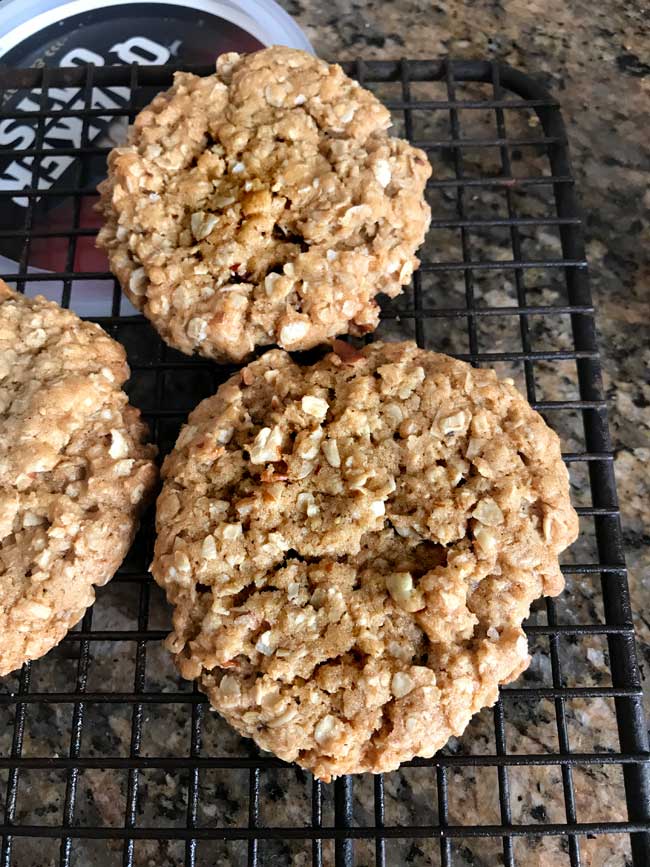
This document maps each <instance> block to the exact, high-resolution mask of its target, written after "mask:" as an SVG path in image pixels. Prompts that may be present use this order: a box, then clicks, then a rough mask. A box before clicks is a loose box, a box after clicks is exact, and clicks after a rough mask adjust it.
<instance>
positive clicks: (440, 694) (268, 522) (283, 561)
mask: <svg viewBox="0 0 650 867" xmlns="http://www.w3.org/2000/svg"><path fill="white" fill-rule="evenodd" d="M305 93H306V94H309V93H310V91H309V90H308V88H307V87H306V85H305ZM288 98H289V97H288ZM310 98H311V97H310V96H309V95H308V96H307V100H308V101H309V99H310ZM338 117H340V116H338ZM354 122H355V121H352V123H354ZM391 185H392V181H391ZM343 346H345V344H343ZM334 348H335V352H333V353H331V354H330V355H328V356H327V357H326V358H324V359H323V360H321V361H319V362H317V363H316V364H314V365H312V366H299V365H298V364H296V363H295V362H294V361H293V360H292V359H291V357H290V356H289V355H288V354H287V353H286V352H283V351H280V350H274V351H271V352H267V353H266V354H265V355H263V356H262V357H260V358H259V359H258V360H257V361H254V362H253V363H251V364H250V365H249V366H248V367H247V368H245V369H244V371H243V372H242V374H241V376H240V375H237V376H235V377H233V378H231V379H230V380H229V381H228V382H227V383H225V384H224V385H223V386H221V388H220V389H219V391H218V392H217V394H216V395H215V396H214V397H211V398H208V399H207V400H205V401H203V403H202V404H200V405H199V406H198V407H197V408H196V410H195V411H194V412H193V413H192V414H191V416H190V419H189V422H190V428H192V430H193V434H192V436H191V437H190V436H188V435H186V434H185V433H184V432H183V433H182V434H181V436H180V437H179V440H178V442H177V444H176V447H175V448H174V450H173V451H172V453H171V454H170V455H169V456H168V457H167V459H166V461H165V464H164V467H163V475H164V479H165V481H164V487H163V492H162V494H161V497H160V500H159V513H158V516H157V527H158V538H157V540H156V549H155V556H154V562H153V565H152V572H153V574H154V577H155V579H156V581H157V582H158V583H159V584H160V585H161V586H163V587H164V588H165V590H166V592H167V596H168V598H169V600H170V602H171V603H172V605H173V606H174V639H173V640H172V642H171V644H170V647H171V649H172V651H173V652H174V653H175V654H176V661H177V664H178V666H179V669H180V671H181V673H182V674H183V675H184V676H185V677H191V678H194V677H197V678H198V681H199V684H200V687H201V689H202V690H203V691H204V692H205V693H206V694H207V695H208V697H209V699H210V702H211V704H212V705H213V706H214V707H215V708H217V710H219V712H220V713H222V714H223V716H224V717H225V718H226V719H227V720H228V721H229V722H230V723H231V724H232V725H233V726H234V727H235V728H236V729H237V730H238V731H239V732H241V733H242V734H243V735H246V736H248V737H252V738H254V739H255V741H256V742H257V743H258V744H259V746H260V747H261V748H262V749H265V750H272V751H273V752H274V753H276V754H277V755H278V756H280V757H281V758H283V759H286V760H287V761H296V762H298V763H299V764H300V765H302V766H303V767H305V768H309V769H310V770H312V771H313V772H314V774H316V776H317V777H319V778H320V779H323V780H329V779H330V778H331V777H332V776H336V775H338V774H344V773H353V772H363V771H372V772H379V771H384V770H388V769H392V768H395V767H397V766H398V765H399V763H400V762H403V761H406V760H408V759H411V758H412V757H413V756H416V755H421V756H431V755H433V754H434V752H435V751H436V750H438V749H439V748H440V747H442V746H443V745H444V744H445V742H446V741H447V740H448V738H449V737H450V736H452V735H459V734H460V733H461V732H462V730H463V729H464V727H465V726H466V725H467V723H468V721H469V719H470V717H471V716H472V714H474V713H476V712H477V711H478V710H479V709H480V708H482V707H484V706H486V705H489V704H491V703H493V702H494V701H495V700H496V698H497V694H498V692H497V691H498V686H499V684H501V683H507V682H509V681H511V680H513V679H514V678H515V677H517V676H518V674H519V673H520V672H521V671H522V670H523V669H524V668H525V666H526V665H527V661H528V650H527V644H526V638H525V636H524V634H523V632H522V628H521V623H522V620H523V619H524V617H526V615H527V613H528V609H529V606H530V604H531V602H532V601H533V600H534V599H536V598H537V597H538V596H540V595H544V594H546V595H552V594H557V593H559V591H560V590H561V589H562V586H563V581H562V575H561V572H560V569H559V566H558V553H559V552H560V551H561V550H562V549H563V548H564V547H566V545H568V544H569V543H570V542H571V541H572V540H573V538H575V535H576V529H577V518H576V515H575V512H574V511H573V509H572V508H571V505H570V501H569V495H568V477H567V472H566V470H565V468H564V464H563V463H562V459H561V455H560V448H559V442H558V439H557V437H556V436H555V434H554V433H553V432H552V431H550V430H549V428H548V427H547V426H546V424H545V423H544V421H543V420H542V418H541V417H540V416H539V415H538V414H537V413H536V412H534V411H533V410H532V409H531V408H530V406H529V405H528V404H527V403H526V401H525V400H524V399H523V398H522V397H521V396H520V395H519V394H518V393H517V392H516V390H515V389H514V388H512V387H511V386H508V385H503V383H500V382H499V381H498V379H497V378H496V375H495V374H494V372H493V371H486V370H474V369H472V368H471V367H469V365H467V364H464V363H463V362H460V361H454V360H453V359H451V358H448V357H446V356H444V355H436V354H434V353H430V352H425V351H423V350H420V349H418V348H417V347H416V346H415V345H414V344H412V343H393V344H381V343H374V344H371V345H370V346H367V347H366V348H364V349H363V350H360V351H357V350H355V349H353V348H352V347H349V351H348V349H342V346H341V341H337V342H336V345H335V347H334ZM233 405H236V407H237V413H238V416H237V418H238V421H237V425H236V434H233V436H232V438H231V439H230V440H229V442H228V448H227V449H223V448H222V449H220V450H219V451H216V452H211V453H210V454H207V455H206V453H205V451H204V450H202V449H197V444H198V443H213V442H214V441H215V438H216V437H217V434H218V432H219V431H221V430H223V429H224V428H225V427H226V426H227V425H228V426H231V425H232V424H233V421H232V419H233V414H232V413H233V409H232V407H233ZM186 430H187V428H186ZM470 443H471V448H470ZM524 503H525V504H526V506H525V507H523V506H522V504H524ZM170 516H171V517H170ZM234 516H236V517H237V519H238V520H237V521H236V522H235V520H234ZM188 567H189V570H190V571H189V572H187V571H184V570H186V569H187V568H188Z"/></svg>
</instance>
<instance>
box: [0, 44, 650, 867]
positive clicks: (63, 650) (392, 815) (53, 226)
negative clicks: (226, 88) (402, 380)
mask: <svg viewBox="0 0 650 867" xmlns="http://www.w3.org/2000/svg"><path fill="white" fill-rule="evenodd" d="M345 66H346V71H347V72H348V73H349V74H351V75H353V76H355V77H356V78H357V79H358V80H359V81H360V82H361V83H362V84H364V85H365V86H367V87H370V88H371V89H373V90H374V91H375V92H376V93H377V94H378V96H380V98H382V99H383V100H384V101H385V102H386V104H387V105H388V107H389V108H390V109H391V111H392V113H393V117H394V121H395V127H396V131H397V132H398V133H401V134H403V135H406V136H407V137H408V138H409V139H410V140H411V141H413V142H414V143H416V144H418V145H419V146H420V147H423V148H425V149H426V150H427V152H428V154H429V156H430V159H431V161H432V164H433V169H434V173H433V179H432V180H431V181H430V183H429V185H428V190H427V196H428V197H429V200H430V203H431V206H432V212H433V220H432V224H431V230H430V232H429V235H428V238H427V241H426V243H425V245H424V248H423V251H422V253H421V258H422V265H421V267H420V269H419V271H417V272H416V274H415V275H414V278H413V284H412V286H411V287H410V288H409V289H408V291H406V292H405V293H404V295H403V296H402V297H401V298H400V299H398V300H397V301H394V302H390V303H388V304H386V305H385V306H384V310H383V317H382V324H381V326H380V329H379V331H378V334H379V335H380V336H382V337H384V338H388V339H391V338H399V337H402V338H403V337H413V338H415V339H416V340H417V341H418V343H419V344H420V345H421V346H426V347H427V348H433V349H437V350H442V351H447V352H450V353H451V354H454V355H456V356H457V357H460V358H463V359H466V360H469V361H470V362H471V363H472V364H475V365H488V366H494V367H496V368H497V371H498V372H499V373H500V374H507V375H511V376H513V377H514V378H515V380H516V381H517V383H518V384H519V385H520V387H521V388H522V390H523V391H525V393H526V394H527V396H528V398H529V400H530V401H531V403H532V405H533V406H535V407H536V408H537V409H538V410H539V411H540V412H542V413H544V414H545V416H546V417H547V419H548V421H549V423H550V424H552V425H553V426H554V427H555V428H556V429H557V430H558V432H559V433H560V436H561V438H562V442H563V447H564V457H565V460H566V462H567V464H568V466H569V469H570V473H571V480H572V492H573V495H574V497H575V502H576V504H577V507H578V511H579V513H580V515H581V523H582V534H581V539H580V541H579V542H578V543H577V545H576V546H575V547H574V549H572V551H571V552H569V554H568V556H567V558H566V559H565V562H564V565H563V571H564V574H565V577H566V581H567V591H566V592H565V594H564V595H563V596H561V597H560V598H559V599H557V600H546V601H545V602H540V603H539V604H538V605H536V606H534V607H533V611H532V613H531V617H530V619H529V621H528V622H527V626H526V628H527V633H528V636H529V641H530V644H531V652H532V653H533V665H532V666H531V669H530V670H529V672H527V673H526V674H525V675H524V676H523V677H522V678H520V680H519V681H518V682H517V683H516V684H514V685H510V686H507V687H504V688H503V689H502V690H501V693H500V698H499V701H498V702H497V704H496V706H495V707H494V708H493V709H490V710H486V711H484V712H482V713H481V714H479V715H478V717H477V719H476V720H475V722H474V723H472V725H471V726H470V728H469V729H468V732H467V733H466V734H465V736H464V737H463V738H461V739H458V740H454V741H452V743H450V745H449V746H448V747H447V748H446V749H445V750H443V751H441V753H439V754H438V755H437V756H436V757H435V758H434V759H432V760H415V761H413V762H411V763H409V764H408V765H406V766H405V767H404V768H402V769H401V770H400V771H399V772H396V773H394V774H390V775H386V776H385V777H382V776H377V777H374V778H372V777H361V778H356V779H352V778H343V779H340V780H338V781H337V782H336V783H334V784H332V785H323V784H321V783H319V782H318V781H314V780H312V778H311V777H310V776H309V775H308V774H305V773H303V772H302V771H301V770H300V769H297V768H291V767H289V766H287V765H285V764H284V763H282V762H280V761H279V760H276V759H275V758H273V757H271V756H268V755H262V754H260V753H259V752H258V751H257V750H256V748H255V747H254V745H253V744H252V743H251V742H248V741H244V740H242V739H240V738H238V737H237V736H236V735H235V734H234V733H232V732H231V731H230V730H229V729H228V727H227V726H226V725H225V723H223V722H222V721H221V720H220V718H219V717H218V716H217V715H215V714H210V713H208V708H207V705H206V704H205V701H204V698H203V696H202V695H201V694H200V693H198V691H196V690H195V689H194V688H193V687H192V686H191V685H189V684H187V683H184V682H182V681H181V680H180V679H179V678H178V676H177V675H176V673H175V672H174V671H173V668H172V666H171V665H170V663H169V660H168V658H167V656H166V654H165V653H164V651H161V649H160V640H161V639H162V638H163V637H164V635H165V634H166V628H167V625H168V619H167V618H168V613H167V610H166V608H165V605H164V602H163V601H162V598H161V594H160V593H159V591H158V588H157V587H155V585H153V584H152V582H151V579H150V576H149V575H148V573H147V564H148V562H149V557H150V554H151V548H152V534H153V530H152V523H151V520H149V521H148V522H145V526H143V528H142V530H141V532H140V534H139V536H138V539H137V540H136V543H135V545H134V547H133V550H132V551H131V553H130V554H129V556H128V558H127V560H126V562H125V563H124V565H123V566H122V568H121V569H120V571H119V573H118V575H117V576H116V578H115V579H114V580H113V581H112V582H110V584H109V585H107V587H105V588H102V589H100V590H99V591H98V599H97V602H96V604H95V606H94V608H93V609H91V610H89V611H88V612H87V614H86V616H85V617H84V619H83V621H82V623H81V624H80V625H79V626H78V627H77V628H76V630H75V631H73V632H72V633H70V635H69V636H68V637H67V639H66V640H65V641H64V642H63V643H62V644H61V645H60V647H59V648H57V649H56V650H54V651H52V652H51V653H50V654H48V656H47V657H45V658H44V659H43V660H39V661H37V662H35V663H32V664H27V665H25V666H24V667H23V669H22V671H21V672H19V673H16V675H15V676H13V677H8V678H5V679H4V680H3V681H2V682H0V714H1V716H0V838H1V841H2V843H1V847H0V865H1V867H10V865H14V867H32V865H36V864H56V865H61V867H71V865H78V867H80V865H83V867H93V865H97V867H108V865H120V864H121V865H130V867H134V865H145V864H153V863H155V864H157V865H166V864H169V865H176V864H178V865H180V864H185V865H191V867H198V865H208V864H210V865H215V864H227V865H239V864H242V865H244V864H247V865H251V867H253V865H264V864H271V863H274V864H295V865H305V864H308V863H311V864H313V865H316V867H322V865H328V864H335V865H336V867H351V865H353V864H356V865H370V864H376V865H379V867H385V865H397V864H415V865H429V864H441V865H443V867H447V865H452V864H454V865H469V864H504V865H507V867H512V865H515V864H526V865H528V864H542V863H553V864H557V865H560V864H567V865H571V867H577V865H580V864H583V865H587V864H590V863H592V859H594V852H596V851H598V852H600V857H601V858H604V860H601V861H600V862H599V863H608V864H611V865H615V864H620V865H624V864H634V865H637V867H640V865H645V864H650V780H649V776H648V771H647V762H648V741H647V735H646V728H645V720H644V716H643V707H642V697H641V686H640V677H639V670H638V666H637V661H636V655H635V647H634V633H633V626H632V615H631V610H630V602H629V596H628V588H627V581H626V571H625V564H624V556H623V550H622V542H621V530H620V525H619V513H618V505H617V499H616V491H615V483H614V475H613V464H612V459H613V455H612V450H611V443H610V439H609V434H608V429H607V417H606V409H605V404H604V400H603V390H602V385H601V376H600V364H599V359H598V351H597V345H596V340H595V332H594V310H593V306H592V299H591V295H590V290H589V284H588V276H587V270H586V262H585V252H584V244H583V239H582V234H581V221H580V217H579V212H578V208H577V204H576V196H575V190H574V180H573V177H572V174H571V168H570V163H569V156H568V149H567V140H566V133H565V128H564V124H563V120H562V116H561V112H560V107H559V105H558V103H557V102H556V101H555V99H554V98H553V97H552V96H551V95H549V93H548V92H547V91H546V90H544V89H543V88H542V87H540V86H539V85H537V84H536V83H535V82H534V81H533V80H531V79H530V78H528V77H526V76H525V75H523V74H521V73H519V72H517V71H515V70H513V69H511V68H509V67H506V66H503V65H499V64H497V63H488V62H478V61H476V62H457V61H453V62H452V61H431V62H425V61H417V62H415V61H399V62H368V63H364V62H361V61H358V62H356V63H350V64H346V65H345ZM173 71H174V70H173V69H172V68H171V67H138V66H137V65H134V66H132V67H105V68H95V67H93V66H87V67H77V68H74V69H65V70H63V69H59V70H55V69H49V68H44V69H36V70H9V69H6V68H5V69H1V70H0V88H2V94H3V103H2V106H3V107H2V112H1V113H0V121H1V122H2V123H3V124H6V122H9V126H4V127H3V129H4V130H5V133H7V131H9V132H10V131H11V130H15V129H16V128H19V126H20V125H21V124H25V123H27V124H31V125H32V129H33V130H34V132H35V135H34V137H33V141H32V142H31V143H30V144H29V145H28V147H27V148H26V149H25V148H24V147H22V148H20V147H18V145H17V144H16V142H15V141H13V140H12V136H11V135H8V137H7V135H5V139H4V140H5V141H9V146H8V147H5V148H4V149H2V150H0V157H2V159H6V160H7V161H10V160H13V159H15V160H21V161H22V164H23V166H25V165H27V166H28V167H29V177H28V180H27V181H26V182H25V183H23V184H20V185H16V186H14V187H13V188H12V186H11V184H10V183H9V184H8V183H7V182H5V183H4V184H3V185H2V186H0V198H1V199H2V201H3V205H8V204H9V202H10V201H15V200H16V198H17V197H18V198H20V199H22V201H23V205H27V206H26V207H24V208H23V211H22V212H21V213H22V214H23V222H22V223H21V224H20V225H16V226H10V227H6V228H4V229H2V230H1V231H0V244H5V245H10V246H11V245H13V248H12V249H15V250H17V252H16V254H15V255H14V258H15V260H16V265H15V267H13V268H9V270H8V271H7V272H6V273H4V274H2V275H1V276H2V277H3V278H4V279H6V280H7V281H8V282H10V283H12V284H14V285H16V286H18V288H19V289H20V290H25V289H26V291H27V292H28V294H36V292H38V291H42V292H46V294H48V295H49V296H50V297H55V298H57V300H60V301H61V303H62V304H64V305H65V306H68V305H70V306H72V307H73V309H75V310H77V311H79V312H83V303H84V297H85V296H84V293H86V292H87V291H88V287H90V288H91V290H92V291H93V292H95V293H96V294H97V293H98V295H99V297H100V298H101V303H102V304H104V305H105V306H104V309H103V310H101V311H99V313H98V312H97V311H96V310H95V311H93V314H92V315H93V318H94V319H96V320H97V321H99V322H100V323H101V324H102V325H103V326H104V327H105V328H106V329H107V330H108V331H109V332H110V333H111V334H112V335H113V336H114V337H116V338H117V339H118V340H120V341H121V342H122V343H123V344H124V345H125V346H126V348H127V351H128V354H129V361H130V364H131V369H132V379H131V381H130V386H129V388H130V394H131V399H132V401H133V402H134V403H135V404H136V405H138V406H140V407H141V408H142V410H143V412H144V414H145V416H146V418H147V419H148V420H149V422H150V424H151V427H152V431H153V435H154V436H155V439H156V441H157V442H158V444H159V445H160V447H161V451H162V452H163V453H164V452H165V451H166V450H168V449H169V447H170V446H171V444H172V443H173V441H174V439H175V436H176V433H177V431H178V428H179V426H180V424H181V422H182V421H183V419H184V418H185V416H186V414H187V412H188V411H189V410H190V409H191V408H192V407H193V406H194V405H195V404H196V402H197V401H198V400H199V399H201V398H202V397H204V396H206V395H207V394H210V393H212V392H213V390H214V388H215V387H216V386H217V385H218V383H219V382H221V381H223V379H224V378H225V377H226V376H228V375H230V373H231V372H232V369H231V368H223V367H221V368H220V367H217V366H216V365H213V364H211V363H208V362H206V361H201V360H198V359H189V358H187V357H185V356H182V355H180V354H179V353H177V352H175V351H173V350H170V349H169V348H167V347H166V346H165V345H164V344H163V343H162V342H161V341H160V340H159V339H158V337H157V335H156V334H155V333H154V331H153V329H152V328H151V327H150V326H149V324H148V323H147V322H146V321H145V320H144V319H143V318H142V317H140V316H135V315H127V313H128V312H129V311H128V310H127V302H126V301H125V300H124V299H123V298H122V297H121V294H120V291H119V287H118V286H117V284H116V282H115V281H114V279H113V278H112V276H111V275H110V273H108V271H107V270H106V265H105V264H103V267H100V268H98V267H97V266H96V264H95V260H93V258H92V257H93V255H96V254H94V253H93V252H92V251H93V244H94V235H95V234H96V231H97V229H96V227H93V225H90V226H89V225H88V219H87V216H84V214H85V208H86V206H87V205H92V203H93V201H94V200H95V199H94V197H95V196H96V190H95V186H96V181H97V179H98V177H99V176H101V175H102V173H103V172H104V170H105V158H106V154H107V152H108V150H109V146H108V144H107V143H106V141H105V140H104V141H102V140H101V137H100V136H99V132H101V131H102V130H104V131H105V129H106V128H108V127H109V126H110V125H111V124H112V123H114V122H115V120H116V119H118V118H128V119H132V118H133V116H134V115H135V113H136V112H137V111H138V110H139V108H140V107H142V105H144V104H146V103H147V102H148V101H149V99H150V98H151V96H152V95H153V93H155V92H156V91H158V90H160V89H162V88H163V87H166V86H168V85H169V84H170V83H171V79H172V74H173ZM192 71H195V72H198V73H199V74H206V73H208V72H209V71H210V70H208V69H204V68H201V69H192ZM107 92H108V93H111V94H112V97H113V98H114V100H115V101H117V102H118V103H119V104H118V105H117V106H116V107H114V108H110V109H109V108H107V102H106V99H105V95H106V93H107ZM21 94H23V95H27V96H28V100H27V102H24V101H23V102H22V103H20V106H21V107H17V105H18V103H17V99H18V97H19V96H20V95H21ZM102 94H103V95H104V98H102ZM57 129H58V130H59V131H60V132H59V134H58V139H57ZM66 131H67V132H66ZM71 131H72V132H71ZM75 135H76V138H75ZM66 136H67V138H66ZM22 144H23V145H24V142H23V143H22ZM53 157H54V158H58V157H66V158H67V157H70V158H72V159H70V160H69V163H70V166H69V170H68V171H67V173H66V174H65V175H64V176H63V178H62V179H61V182H60V183H58V185H56V184H55V185H52V184H51V183H50V181H51V178H49V180H48V173H50V174H51V172H52V165H53V163H52V159H51V158H53ZM19 187H20V188H19ZM91 223H92V220H91ZM43 250H45V251H46V253H48V255H49V258H48V259H47V262H48V268H47V270H44V269H40V270H39V269H38V268H37V269H32V266H33V264H34V261H35V254H36V253H37V252H38V251H40V252H41V253H42V251H43ZM38 261H41V260H38ZM89 263H90V264H89ZM594 732H596V733H597V736H594V738H593V739H592V740H591V741H590V740H589V735H590V733H592V734H593V733H594ZM472 793H473V794H472ZM536 799H537V800H536ZM594 804H596V805H599V806H600V812H599V813H597V814H595V813H594V812H593V811H591V808H592V807H593V805H594ZM601 844H602V848H601V849H598V848H597V847H598V846H599V845H601ZM603 853H604V854H603ZM544 857H548V858H549V859H550V860H549V861H548V862H547V861H544V860H543V859H544ZM594 863H595V862H594Z"/></svg>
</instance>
